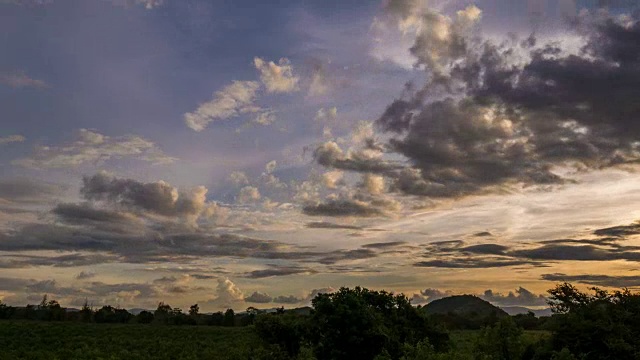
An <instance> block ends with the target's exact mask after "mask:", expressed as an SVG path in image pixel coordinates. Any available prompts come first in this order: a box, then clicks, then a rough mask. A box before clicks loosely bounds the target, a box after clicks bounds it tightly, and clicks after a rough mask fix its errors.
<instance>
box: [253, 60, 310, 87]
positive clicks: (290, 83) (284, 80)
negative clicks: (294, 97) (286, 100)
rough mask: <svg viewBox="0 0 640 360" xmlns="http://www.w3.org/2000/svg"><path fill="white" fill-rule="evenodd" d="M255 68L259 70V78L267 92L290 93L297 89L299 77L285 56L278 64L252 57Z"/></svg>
mask: <svg viewBox="0 0 640 360" xmlns="http://www.w3.org/2000/svg"><path fill="white" fill-rule="evenodd" d="M253 63H254V65H255V67H256V69H257V70H258V71H259V72H260V80H261V81H262V83H263V84H264V86H265V88H266V89H267V92H269V93H290V92H293V91H296V90H298V82H299V81H300V78H299V77H297V76H295V75H294V74H293V67H292V66H291V62H290V61H289V59H287V58H282V59H280V61H278V64H276V63H274V62H273V61H265V60H263V59H261V58H259V57H256V58H254V59H253Z"/></svg>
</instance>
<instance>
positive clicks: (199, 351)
mask: <svg viewBox="0 0 640 360" xmlns="http://www.w3.org/2000/svg"><path fill="white" fill-rule="evenodd" d="M478 334H479V331H471V330H459V331H452V332H451V340H452V349H451V354H453V355H454V356H453V358H455V359H457V360H465V359H473V353H474V351H473V348H474V345H475V343H476V339H477V336H478ZM549 335H550V334H549V333H548V332H545V331H525V332H524V337H523V342H524V343H525V345H526V344H532V343H535V342H537V341H538V340H540V339H542V338H545V337H548V336H549ZM259 343H260V341H259V339H258V338H257V337H256V335H255V334H254V333H253V332H252V329H251V328H247V327H242V328H240V327H236V328H228V327H213V326H212V327H209V326H154V325H134V324H130V325H109V324H78V323H56V322H30V321H17V322H16V321H0V360H9V359H11V360H14V359H29V360H44V359H46V360H85V359H86V360H89V359H91V360H102V359H103V360H146V359H154V360H155V359H158V360H169V359H171V360H174V359H175V360H178V359H180V360H191V359H193V360H196V359H198V360H199V359H211V360H218V359H220V360H240V359H248V358H250V354H251V353H252V352H253V351H254V349H256V348H257V346H258V344H259Z"/></svg>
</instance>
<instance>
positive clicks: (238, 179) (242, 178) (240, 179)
mask: <svg viewBox="0 0 640 360" xmlns="http://www.w3.org/2000/svg"><path fill="white" fill-rule="evenodd" d="M229 181H231V182H232V183H233V184H234V185H236V186H239V185H247V184H249V178H248V177H247V174H245V173H244V172H242V171H234V172H232V173H231V174H229Z"/></svg>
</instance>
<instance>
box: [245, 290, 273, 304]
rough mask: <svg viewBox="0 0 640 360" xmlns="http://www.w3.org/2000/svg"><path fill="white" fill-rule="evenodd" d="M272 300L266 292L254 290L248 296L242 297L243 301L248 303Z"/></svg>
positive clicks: (261, 302)
mask: <svg viewBox="0 0 640 360" xmlns="http://www.w3.org/2000/svg"><path fill="white" fill-rule="evenodd" d="M272 300H273V298H272V297H271V296H269V294H267V293H260V292H257V291H256V292H254V293H253V294H251V295H250V296H247V297H246V298H244V301H246V302H248V303H256V304H267V303H270V302H271V301H272Z"/></svg>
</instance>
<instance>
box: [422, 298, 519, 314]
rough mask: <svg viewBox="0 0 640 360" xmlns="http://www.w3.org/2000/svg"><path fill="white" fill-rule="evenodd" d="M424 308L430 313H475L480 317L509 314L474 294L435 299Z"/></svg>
mask: <svg viewBox="0 0 640 360" xmlns="http://www.w3.org/2000/svg"><path fill="white" fill-rule="evenodd" d="M423 309H424V311H425V312H426V313H427V314H429V315H434V314H443V315H446V314H449V313H454V314H456V315H469V314H474V315H476V316H480V317H485V316H491V315H492V314H495V315H496V316H498V317H503V316H508V314H507V313H506V312H505V311H504V310H502V309H500V308H498V307H495V306H493V305H491V304H490V303H489V302H487V301H484V300H482V299H480V298H479V297H477V296H473V295H457V296H450V297H446V298H443V299H439V300H435V301H432V302H430V303H429V304H427V305H425V306H424V307H423Z"/></svg>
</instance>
